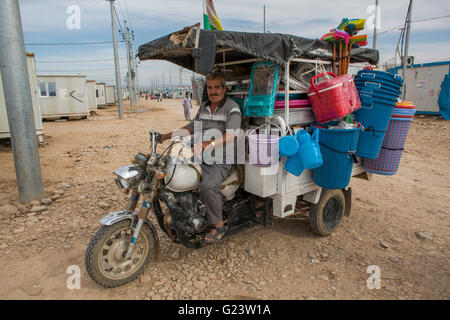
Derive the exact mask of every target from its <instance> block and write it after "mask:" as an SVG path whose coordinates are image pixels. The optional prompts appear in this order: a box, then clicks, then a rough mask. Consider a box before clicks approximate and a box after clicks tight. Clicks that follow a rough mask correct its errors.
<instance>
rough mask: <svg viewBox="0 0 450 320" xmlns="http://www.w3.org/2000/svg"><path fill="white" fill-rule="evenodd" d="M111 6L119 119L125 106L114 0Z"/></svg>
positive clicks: (111, 1)
mask: <svg viewBox="0 0 450 320" xmlns="http://www.w3.org/2000/svg"><path fill="white" fill-rule="evenodd" d="M109 4H110V7H111V27H112V36H113V49H114V66H115V68H116V89H117V103H118V105H119V119H122V118H123V107H122V83H121V79H120V65H119V54H118V50H117V35H116V19H115V18H114V10H116V9H115V8H114V0H110V2H109Z"/></svg>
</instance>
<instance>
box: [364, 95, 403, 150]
mask: <svg viewBox="0 0 450 320" xmlns="http://www.w3.org/2000/svg"><path fill="white" fill-rule="evenodd" d="M394 106H395V104H393V103H390V104H389V103H376V102H375V103H372V104H371V105H367V104H363V105H362V106H361V108H360V109H359V110H358V111H356V112H355V120H356V121H358V122H361V124H362V125H363V126H364V130H363V131H362V132H361V134H360V137H359V142H358V148H357V151H356V156H358V157H363V158H369V159H376V158H377V157H378V153H379V152H380V148H381V145H382V143H383V139H384V136H385V133H386V128H387V126H388V124H389V119H390V117H391V114H392V111H393V109H394Z"/></svg>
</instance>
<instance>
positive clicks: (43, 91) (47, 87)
mask: <svg viewBox="0 0 450 320" xmlns="http://www.w3.org/2000/svg"><path fill="white" fill-rule="evenodd" d="M39 92H40V95H41V97H56V82H39Z"/></svg>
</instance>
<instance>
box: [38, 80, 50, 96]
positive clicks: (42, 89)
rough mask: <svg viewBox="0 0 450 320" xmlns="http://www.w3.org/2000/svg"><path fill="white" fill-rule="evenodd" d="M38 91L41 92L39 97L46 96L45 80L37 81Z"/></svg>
mask: <svg viewBox="0 0 450 320" xmlns="http://www.w3.org/2000/svg"><path fill="white" fill-rule="evenodd" d="M39 92H40V94H41V97H48V94H47V86H46V85H45V82H39Z"/></svg>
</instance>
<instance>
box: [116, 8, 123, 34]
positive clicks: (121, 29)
mask: <svg viewBox="0 0 450 320" xmlns="http://www.w3.org/2000/svg"><path fill="white" fill-rule="evenodd" d="M114 13H115V14H116V18H117V23H118V24H119V28H120V31H122V33H123V28H122V25H121V24H120V19H119V16H118V15H117V11H116V7H114Z"/></svg>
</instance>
